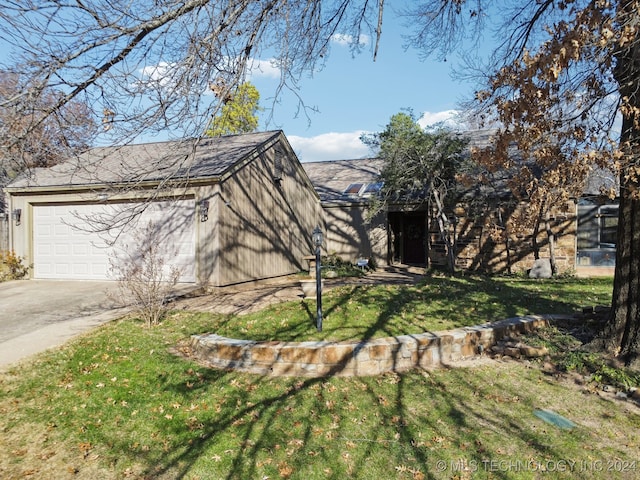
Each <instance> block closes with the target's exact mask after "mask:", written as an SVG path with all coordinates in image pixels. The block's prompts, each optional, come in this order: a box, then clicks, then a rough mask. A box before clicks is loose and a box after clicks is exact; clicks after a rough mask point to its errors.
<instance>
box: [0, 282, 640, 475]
mask: <svg viewBox="0 0 640 480" xmlns="http://www.w3.org/2000/svg"><path fill="white" fill-rule="evenodd" d="M456 282H457V280H452V284H451V285H449V286H447V285H446V283H447V282H446V281H445V280H437V281H436V283H434V284H432V285H429V286H425V290H427V291H429V292H430V295H431V298H433V297H440V298H442V299H444V298H445V297H447V296H449V297H450V300H449V303H454V304H455V303H456V300H460V301H462V302H463V303H464V304H466V301H463V300H462V298H461V295H460V294H457V295H456V294H454V292H455V291H456V288H462V287H460V286H459V285H458V284H457V283H456ZM474 282H475V287H476V289H478V286H479V285H480V283H481V282H480V280H474ZM609 282H610V280H609ZM525 283H527V282H525ZM580 284H581V282H578V284H577V285H578V286H577V287H575V291H576V294H577V297H576V298H577V299H576V302H577V304H582V303H584V302H578V300H579V299H580V298H582V299H586V298H587V297H591V296H592V295H595V294H594V293H593V292H591V291H585V290H588V288H591V287H588V288H587V287H585V286H584V285H583V286H582V287H580V286H579V285H580ZM488 285H489V286H490V287H491V288H500V289H501V290H499V291H496V293H495V294H494V295H490V296H489V297H488V298H490V299H491V300H495V302H496V305H495V306H487V305H483V304H481V305H478V306H477V307H476V309H475V310H474V311H476V312H478V311H479V312H483V313H482V315H484V316H485V317H486V316H487V315H490V314H491V312H494V311H495V312H498V313H497V315H500V316H502V315H503V314H504V313H506V314H507V315H509V316H511V315H514V314H518V313H520V312H519V311H518V308H525V307H515V306H514V305H512V306H510V307H507V308H508V312H505V311H504V310H503V309H504V307H501V306H500V305H499V303H500V302H499V298H500V296H501V295H504V296H505V298H507V297H511V296H512V295H514V298H515V297H517V296H518V295H524V292H525V291H526V290H527V289H526V288H525V289H520V288H519V287H516V286H514V285H521V284H520V283H518V282H514V283H513V284H512V283H510V282H506V281H504V282H503V281H493V280H489V281H488ZM529 285H531V286H532V287H535V289H538V288H543V287H542V283H530V284H529ZM466 288H469V289H471V287H465V289H466ZM535 289H534V290H531V291H530V293H529V296H527V297H526V303H528V304H532V303H533V302H538V301H539V302H542V303H541V305H545V306H547V305H554V304H555V305H567V306H568V307H569V306H571V305H572V301H570V300H567V298H566V295H565V294H562V293H560V292H559V291H558V288H556V291H557V294H558V295H560V298H558V299H552V298H549V299H543V298H541V297H540V296H539V295H538V293H541V292H538V293H536V290H535ZM573 289H574V284H573V283H572V282H569V281H568V283H567V284H566V290H567V291H568V290H573ZM366 290H367V289H363V290H362V292H360V293H359V295H361V297H358V298H359V299H358V300H357V302H356V301H355V300H353V303H360V302H362V308H363V309H365V308H366V309H369V308H371V309H373V310H375V311H376V312H380V311H383V312H384V311H388V310H389V300H390V299H392V298H393V297H395V298H406V297H404V293H402V292H401V290H402V288H398V290H397V291H396V293H394V294H392V297H389V298H387V297H384V296H378V295H377V294H376V296H374V297H367V296H366V295H365V291H366ZM384 290H385V289H383V291H384ZM394 290H395V289H390V291H394ZM545 290H546V288H545ZM581 290H582V293H581V294H580V291H581ZM372 291H375V289H373V290H372ZM466 291H469V290H466ZM501 292H502V293H501ZM518 292H519V293H518ZM547 294H548V293H544V294H542V293H541V295H542V296H544V297H546V295H547ZM336 298H340V297H339V296H337V297H336ZM364 298H370V300H369V301H370V302H373V303H377V304H378V307H377V309H375V308H374V307H373V306H372V305H369V304H367V303H366V302H364V300H362V299H364ZM523 298H524V297H523ZM376 299H377V300H376ZM594 299H595V297H594ZM549 302H550V303H549ZM553 302H556V303H553ZM338 303H339V304H341V305H346V304H347V303H348V302H346V301H345V300H344V299H343V300H340V301H339V302H338ZM481 303H484V302H481ZM507 303H508V302H507ZM586 303H587V304H593V303H600V302H595V301H589V302H586ZM345 308H346V307H345ZM353 308H355V309H356V310H357V305H356V306H353ZM418 308H419V302H418V301H417V300H416V303H415V308H414V309H413V310H412V309H410V308H408V309H406V310H405V318H409V317H411V316H412V312H413V311H414V310H417V309H418ZM443 308H444V307H443ZM464 308H466V307H460V310H462V309H464ZM512 309H513V310H512ZM525 309H526V308H525ZM456 311H458V310H456V309H453V310H450V312H456ZM543 313H555V312H552V311H545V312H543ZM442 315H443V317H445V316H447V315H448V316H453V315H454V314H452V313H449V314H447V313H446V312H444V311H443V312H442ZM482 315H480V316H482ZM379 316H380V313H376V314H374V316H373V317H372V318H378V317H379ZM258 317H259V316H258ZM225 318H226V322H228V323H232V322H233V321H234V320H235V321H237V322H242V321H244V320H243V319H244V317H243V318H229V317H225ZM255 318H257V317H255ZM328 318H331V314H329V317H328ZM211 321H212V318H209V317H207V316H203V315H193V316H188V315H185V314H183V313H181V314H174V315H172V316H171V317H170V318H169V319H167V320H166V321H165V322H164V323H163V324H161V325H160V326H158V327H154V328H151V329H147V328H144V327H142V325H141V324H140V323H139V322H137V321H135V320H132V319H123V320H120V321H116V322H112V323H111V324H108V325H105V326H103V327H101V328H98V329H96V330H95V331H93V332H92V333H90V334H88V335H84V336H82V337H80V338H78V339H76V340H74V341H72V342H69V343H68V344H67V345H66V346H65V347H64V348H62V349H58V350H56V351H52V352H48V353H45V354H42V355H40V356H38V357H37V358H36V359H35V360H33V361H31V362H28V363H25V364H23V365H20V366H17V367H14V368H12V369H10V370H9V371H7V372H5V373H3V374H2V375H0V386H1V390H0V413H1V414H2V415H1V417H0V432H1V435H0V478H3V479H5V478H6V479H13V478H16V479H17V478H56V479H64V478H75V479H80V478H81V479H94V478H95V479H122V478H133V479H143V478H144V479H174V478H184V479H192V480H193V479H267V478H268V479H279V478H291V479H305V480H310V479H326V478H333V479H344V478H353V479H356V478H359V479H373V478H375V479H424V478H437V479H440V478H443V479H444V478H518V479H520V478H522V479H528V478H554V479H555V478H629V479H631V478H637V476H638V469H639V468H640V465H637V464H636V463H634V462H636V461H637V460H638V449H639V448H640V415H639V413H638V412H639V410H638V407H637V405H635V404H633V403H632V402H631V401H625V402H623V401H617V400H615V399H611V398H604V397H601V396H600V395H598V394H597V393H588V392H589V390H588V389H586V388H584V387H578V386H576V385H575V383H573V382H562V381H559V379H558V377H557V376H554V375H546V374H544V373H543V372H542V371H541V370H540V369H539V368H537V366H536V365H535V364H532V365H528V364H526V363H518V362H498V363H492V364H487V365H480V366H476V367H473V368H455V369H443V370H436V371H431V372H423V371H414V372H410V373H407V374H402V375H395V374H390V375H384V376H380V377H371V378H328V379H300V378H267V377H261V376H256V375H249V374H240V373H235V372H225V371H218V370H211V369H207V368H204V367H202V366H199V365H197V364H195V363H192V362H189V361H188V360H185V359H183V358H181V357H179V356H176V355H173V354H172V353H171V348H172V347H173V346H175V345H176V343H177V342H178V341H179V340H181V339H184V338H185V337H188V336H189V335H190V334H193V333H196V332H201V331H206V330H207V329H209V328H210V327H211ZM407 322H409V323H408V324H413V323H412V322H411V321H410V320H407ZM394 328H399V327H394ZM370 330H371V331H374V330H375V331H377V330H381V331H384V332H386V330H384V328H382V327H380V328H379V327H376V326H373V327H371V328H370ZM385 334H386V333H385ZM543 340H544V339H543ZM536 409H549V410H553V411H555V412H557V413H558V414H560V415H563V416H565V417H567V418H569V419H570V420H571V421H573V422H575V423H576V424H577V427H576V428H574V429H572V430H563V429H560V428H558V427H556V426H554V425H551V424H548V423H545V422H543V421H542V420H541V419H539V418H538V417H537V416H535V415H534V411H535V410H536ZM550 470H551V471H552V472H550Z"/></svg>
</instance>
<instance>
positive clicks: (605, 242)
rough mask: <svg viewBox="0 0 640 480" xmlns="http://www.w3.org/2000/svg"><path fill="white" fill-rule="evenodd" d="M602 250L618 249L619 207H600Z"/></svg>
mask: <svg viewBox="0 0 640 480" xmlns="http://www.w3.org/2000/svg"><path fill="white" fill-rule="evenodd" d="M598 218H599V219H600V248H616V243H617V236H618V235H617V234H618V207H613V206H605V207H600V208H599V211H598Z"/></svg>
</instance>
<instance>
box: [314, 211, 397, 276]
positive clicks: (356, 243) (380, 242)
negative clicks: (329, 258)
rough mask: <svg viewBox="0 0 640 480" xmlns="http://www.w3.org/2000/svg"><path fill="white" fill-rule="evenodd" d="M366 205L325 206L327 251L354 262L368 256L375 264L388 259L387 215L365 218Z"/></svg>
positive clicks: (386, 261)
mask: <svg viewBox="0 0 640 480" xmlns="http://www.w3.org/2000/svg"><path fill="white" fill-rule="evenodd" d="M366 208H367V207H366V205H362V204H360V205H333V206H326V207H325V208H324V220H325V225H326V236H325V237H326V243H325V245H326V253H327V254H329V255H331V254H336V255H338V256H339V257H340V258H342V259H343V260H345V261H350V262H353V263H355V261H356V260H357V259H358V258H371V259H373V261H374V262H375V263H376V264H377V265H385V264H387V263H388V258H387V252H388V248H387V221H386V215H384V214H380V215H378V216H376V217H375V218H373V219H372V220H371V221H370V222H367V221H366V217H365V216H366V214H367V211H366ZM323 253H325V252H323Z"/></svg>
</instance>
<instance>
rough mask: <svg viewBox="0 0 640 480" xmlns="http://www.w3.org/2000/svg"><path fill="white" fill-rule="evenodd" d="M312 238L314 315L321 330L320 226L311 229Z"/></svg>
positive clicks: (321, 237)
mask: <svg viewBox="0 0 640 480" xmlns="http://www.w3.org/2000/svg"><path fill="white" fill-rule="evenodd" d="M311 238H312V240H313V244H314V245H315V247H316V305H317V306H318V311H317V317H316V322H317V323H316V326H317V328H318V331H319V332H321V331H322V278H321V273H320V268H321V265H320V247H321V246H322V241H323V240H324V236H323V235H322V230H320V226H319V225H318V226H317V227H316V228H314V229H313V233H312V235H311Z"/></svg>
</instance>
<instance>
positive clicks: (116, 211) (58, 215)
mask: <svg viewBox="0 0 640 480" xmlns="http://www.w3.org/2000/svg"><path fill="white" fill-rule="evenodd" d="M130 217H131V218H132V220H130V221H125V222H119V223H120V224H119V225H118V220H121V219H125V218H130ZM194 219H195V201H194V200H193V199H186V200H184V199H183V200H171V201H156V202H150V203H147V204H133V203H110V204H86V203H83V204H44V205H34V206H33V276H34V278H39V279H64V280H115V278H114V274H113V272H112V271H111V266H112V264H115V263H117V262H119V261H120V262H122V261H125V258H127V259H128V258H130V257H129V256H130V255H132V252H136V251H137V250H139V247H140V245H141V244H142V243H143V242H145V241H151V242H153V244H154V245H156V246H158V247H159V246H162V251H161V255H162V257H163V258H164V264H165V270H166V272H165V273H167V274H168V273H169V270H170V269H171V267H176V268H178V269H179V271H180V273H181V275H180V281H181V282H195V280H196V272H195V251H196V249H195V242H196V236H195V221H194ZM114 221H115V223H116V225H117V226H115V227H111V228H109V229H106V228H104V229H101V228H100V225H102V224H103V223H104V224H105V225H106V224H111V223H114ZM100 230H102V231H100ZM146 232H152V234H151V235H147V234H146ZM133 254H134V255H135V253H133Z"/></svg>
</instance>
